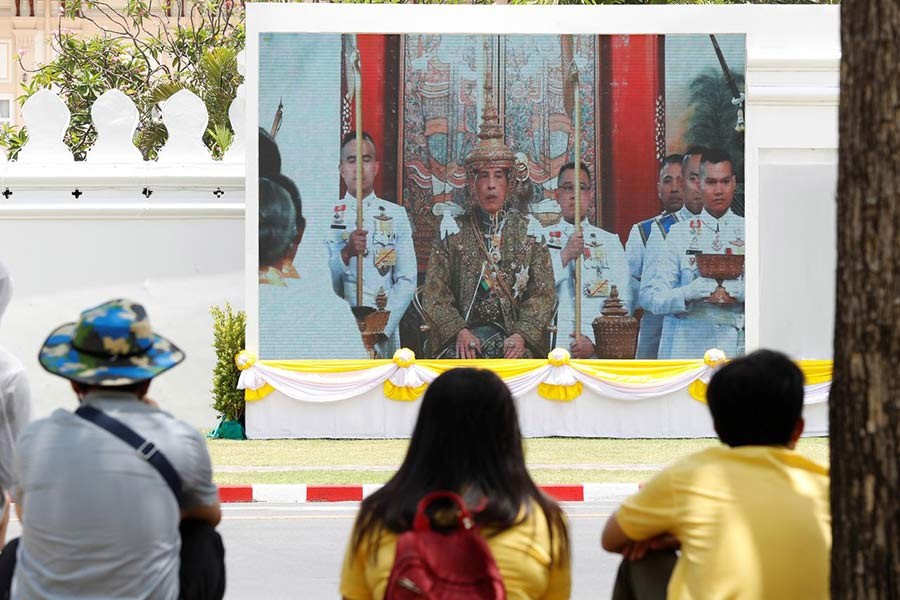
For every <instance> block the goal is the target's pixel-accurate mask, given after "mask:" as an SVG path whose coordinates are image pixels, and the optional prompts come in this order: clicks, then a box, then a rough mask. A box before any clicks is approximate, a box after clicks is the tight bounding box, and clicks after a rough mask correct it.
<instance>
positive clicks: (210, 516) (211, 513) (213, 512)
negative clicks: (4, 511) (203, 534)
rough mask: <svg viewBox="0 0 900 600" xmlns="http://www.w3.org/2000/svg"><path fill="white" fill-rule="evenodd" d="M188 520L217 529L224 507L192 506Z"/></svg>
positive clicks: (186, 515)
mask: <svg viewBox="0 0 900 600" xmlns="http://www.w3.org/2000/svg"><path fill="white" fill-rule="evenodd" d="M20 518H21V517H20ZM186 519H196V520H199V521H206V522H207V523H209V524H210V525H212V526H213V527H215V526H216V525H218V524H219V522H220V521H221V520H222V507H221V505H220V504H219V502H218V501H217V502H216V503H215V504H213V505H211V506H192V507H191V508H186V509H184V510H182V511H181V520H182V521H184V520H186Z"/></svg>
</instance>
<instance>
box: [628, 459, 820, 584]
mask: <svg viewBox="0 0 900 600" xmlns="http://www.w3.org/2000/svg"><path fill="white" fill-rule="evenodd" d="M828 484H829V478H828V470H827V469H826V468H825V467H823V466H821V465H819V464H817V463H815V462H813V461H811V460H809V459H807V458H805V457H803V456H801V455H800V454H797V453H796V452H794V451H793V450H788V449H787V448H783V447H774V446H743V447H738V448H729V447H727V446H720V447H716V448H710V449H708V450H704V451H702V452H698V453H696V454H693V455H691V456H688V457H686V458H684V459H683V460H681V461H679V462H677V463H675V464H674V465H672V466H671V467H669V468H667V469H665V470H664V471H662V472H661V473H659V474H658V475H657V476H656V477H654V478H653V479H652V480H650V481H649V482H648V483H647V484H646V485H645V486H644V487H643V488H642V489H641V490H640V491H639V492H638V493H637V494H635V495H633V496H631V497H630V498H628V499H627V500H626V501H625V502H624V503H623V504H622V507H621V509H620V510H619V512H618V513H617V515H616V520H617V521H618V523H619V525H620V526H621V528H622V531H623V532H624V533H625V535H627V536H628V537H629V538H631V539H633V540H643V539H647V538H650V537H653V536H655V535H658V534H660V533H663V532H670V533H672V534H674V535H675V537H677V538H678V539H679V540H680V541H681V556H680V558H679V559H678V564H677V565H676V567H675V571H674V573H673V574H672V579H671V580H670V581H669V592H668V597H669V599H670V600H687V599H700V598H702V599H703V600H718V599H725V598H727V599H729V600H738V599H740V600H756V599H759V600H765V599H771V598H791V599H792V600H804V599H809V600H821V599H823V598H828V595H829V587H828V578H829V552H830V550H831V515H830V509H829V499H828Z"/></svg>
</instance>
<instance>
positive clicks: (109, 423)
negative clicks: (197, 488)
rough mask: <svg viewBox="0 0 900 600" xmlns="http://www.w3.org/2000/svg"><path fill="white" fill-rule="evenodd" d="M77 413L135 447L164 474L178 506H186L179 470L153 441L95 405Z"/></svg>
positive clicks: (82, 407) (79, 409) (141, 456)
mask: <svg viewBox="0 0 900 600" xmlns="http://www.w3.org/2000/svg"><path fill="white" fill-rule="evenodd" d="M75 414H76V415H78V416H79V417H81V418H82V419H84V420H86V421H90V422H91V423H93V424H94V425H96V426H97V427H100V428H101V429H105V430H106V431H108V432H109V433H111V434H113V435H114V436H116V437H117V438H119V439H120V440H122V441H123V442H125V443H126V444H128V445H129V446H131V447H132V448H134V449H135V450H136V451H137V455H138V458H140V459H141V460H145V461H147V462H148V463H150V465H151V466H152V467H153V468H154V469H156V470H157V471H158V472H159V474H160V475H162V478H163V479H164V480H165V482H166V483H167V484H168V486H169V489H171V490H172V493H173V494H175V500H177V501H178V506H184V496H183V495H182V492H181V477H179V476H178V472H177V471H175V467H173V466H172V463H170V462H169V459H168V458H166V455H165V454H163V453H162V452H161V451H160V450H159V449H158V448H157V447H156V446H155V445H154V444H153V442H150V441H148V440H146V439H144V438H143V437H141V436H140V434H138V433H137V432H136V431H135V430H133V429H132V428H130V427H129V426H128V425H126V424H125V423H123V422H121V421H119V420H118V419H115V418H113V417H111V416H109V415H108V414H106V413H105V412H103V411H102V410H99V409H96V408H94V407H93V406H88V405H82V406H80V407H79V408H78V410H76V411H75Z"/></svg>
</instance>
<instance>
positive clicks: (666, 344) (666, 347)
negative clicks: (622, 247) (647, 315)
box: [638, 206, 697, 358]
mask: <svg viewBox="0 0 900 600" xmlns="http://www.w3.org/2000/svg"><path fill="white" fill-rule="evenodd" d="M677 214H678V220H679V221H690V220H691V219H696V218H697V215H695V214H694V213H692V212H691V211H689V210H688V209H687V207H686V206H682V207H681V208H680V209H679V211H678V213H677ZM660 233H661V230H660V229H658V228H657V230H656V231H654V232H653V233H651V234H650V239H649V240H647V254H646V257H645V258H644V260H645V261H646V262H652V261H654V260H655V258H654V253H655V252H658V251H659V249H660V248H662V247H663V242H664V241H665V239H666V238H665V237H664V236H662V235H660ZM648 273H649V271H648ZM638 292H640V286H638ZM651 314H652V313H651ZM653 316H654V317H655V316H656V315H653ZM661 316H662V332H661V333H660V335H659V351H658V352H657V355H656V356H655V357H654V358H662V357H664V356H671V355H672V331H674V330H675V325H676V324H677V323H678V320H677V319H676V318H675V317H674V316H672V315H661Z"/></svg>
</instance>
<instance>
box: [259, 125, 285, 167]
mask: <svg viewBox="0 0 900 600" xmlns="http://www.w3.org/2000/svg"><path fill="white" fill-rule="evenodd" d="M280 172H281V152H280V151H279V150H278V144H277V143H275V140H274V139H273V138H272V136H270V135H269V134H268V132H266V130H265V129H263V128H262V127H260V128H259V176H260V177H268V176H270V175H274V174H275V173H280Z"/></svg>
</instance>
